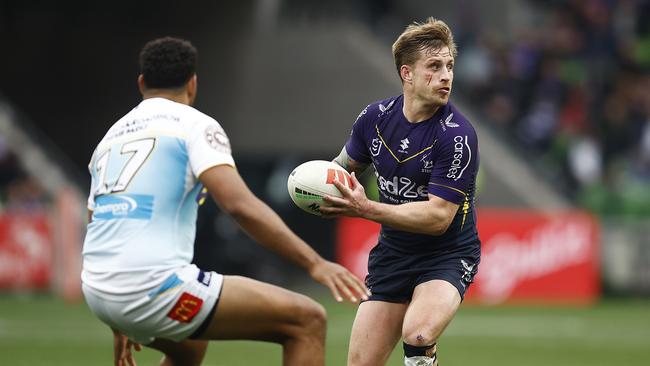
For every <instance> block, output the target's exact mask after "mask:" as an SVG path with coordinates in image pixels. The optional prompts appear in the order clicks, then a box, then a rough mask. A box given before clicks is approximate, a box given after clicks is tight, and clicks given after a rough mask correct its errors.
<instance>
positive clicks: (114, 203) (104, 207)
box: [93, 194, 154, 220]
mask: <svg viewBox="0 0 650 366" xmlns="http://www.w3.org/2000/svg"><path fill="white" fill-rule="evenodd" d="M153 201H154V199H153V196H151V195H145V194H112V195H105V196H99V197H97V198H96V199H95V209H94V210H93V220H112V219H141V220H148V219H151V214H152V212H153Z"/></svg>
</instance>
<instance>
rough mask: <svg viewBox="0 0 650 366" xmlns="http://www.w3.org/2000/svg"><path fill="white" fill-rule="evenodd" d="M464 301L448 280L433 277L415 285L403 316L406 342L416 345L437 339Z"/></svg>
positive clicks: (403, 330) (403, 333) (403, 332)
mask: <svg viewBox="0 0 650 366" xmlns="http://www.w3.org/2000/svg"><path fill="white" fill-rule="evenodd" d="M460 303H461V297H460V294H459V292H458V289H457V288H456V287H455V286H453V285H452V284H450V283H449V282H447V281H445V280H431V281H428V282H424V283H421V284H419V285H418V286H416V287H415V291H414V292H413V298H412V300H411V303H410V305H409V307H408V309H407V311H406V314H405V316H404V325H403V328H402V335H403V337H404V341H405V342H407V343H409V344H413V345H416V344H418V343H421V341H424V342H425V343H431V342H435V341H436V340H437V339H438V337H439V336H440V334H442V332H443V330H444V329H445V328H446V327H447V325H448V324H449V322H450V321H451V319H452V318H453V317H454V314H456V311H457V310H458V307H459V306H460Z"/></svg>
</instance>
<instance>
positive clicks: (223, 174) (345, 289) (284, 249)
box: [199, 165, 368, 302]
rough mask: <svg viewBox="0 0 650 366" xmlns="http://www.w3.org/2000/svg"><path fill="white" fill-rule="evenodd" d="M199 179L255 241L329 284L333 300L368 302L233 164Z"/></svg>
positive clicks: (349, 277) (352, 281)
mask: <svg viewBox="0 0 650 366" xmlns="http://www.w3.org/2000/svg"><path fill="white" fill-rule="evenodd" d="M199 180H200V181H201V183H203V185H204V186H205V187H206V188H207V189H208V191H209V192H210V194H211V195H212V197H213V198H214V200H215V201H216V202H217V204H218V205H219V206H220V207H221V208H222V209H223V210H224V211H226V212H227V213H228V214H230V215H231V216H232V217H233V218H234V219H235V221H237V223H238V224H239V225H240V226H241V227H242V228H243V229H244V231H246V232H247V233H248V234H249V235H250V236H251V237H252V238H253V239H254V240H255V241H257V242H258V243H261V244H262V245H264V246H265V247H267V248H269V249H271V250H273V251H275V252H277V253H278V254H280V255H282V256H284V257H285V258H287V259H289V260H291V261H292V262H294V263H296V264H297V265H299V266H301V267H304V268H305V269H307V270H308V271H309V274H310V275H311V276H312V277H313V278H314V279H315V280H317V281H318V282H320V283H322V284H324V285H326V286H327V287H329V288H330V290H331V291H332V293H333V295H334V297H335V298H336V299H337V300H338V301H341V300H342V297H341V295H343V296H345V297H346V298H347V299H348V300H350V301H351V302H356V301H357V299H366V298H367V293H368V290H367V289H366V287H365V286H364V285H363V283H362V282H361V281H360V280H359V279H358V278H356V277H355V276H354V275H353V274H352V273H350V272H349V271H348V270H347V269H345V268H344V267H343V266H340V265H338V264H336V263H333V262H329V261H326V260H325V259H323V258H322V257H321V256H320V255H319V254H318V253H316V251H315V250H314V249H312V248H311V247H310V246H309V245H308V244H307V243H305V242H304V241H303V240H302V239H300V238H299V237H298V236H297V235H296V234H295V233H293V231H291V230H290V229H289V227H287V225H286V224H285V223H284V222H283V221H282V219H281V218H280V217H279V216H278V215H277V214H276V213H275V212H274V211H273V210H272V209H271V208H270V207H268V206H267V205H266V204H265V203H264V202H262V201H261V200H260V199H259V198H257V197H256V196H255V195H254V194H253V193H252V192H251V191H250V190H249V189H248V186H247V185H246V183H245V182H244V181H243V179H242V178H241V176H240V175H239V173H238V172H237V170H235V169H234V168H233V167H232V166H230V165H218V166H214V167H212V168H209V169H207V170H206V171H204V172H203V173H201V175H200V176H199Z"/></svg>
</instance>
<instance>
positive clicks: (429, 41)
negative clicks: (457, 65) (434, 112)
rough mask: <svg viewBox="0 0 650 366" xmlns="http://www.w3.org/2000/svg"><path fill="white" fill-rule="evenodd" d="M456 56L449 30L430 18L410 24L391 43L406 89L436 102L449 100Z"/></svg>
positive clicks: (442, 102) (441, 102) (452, 37)
mask: <svg viewBox="0 0 650 366" xmlns="http://www.w3.org/2000/svg"><path fill="white" fill-rule="evenodd" d="M456 55H457V51H456V43H455V42H454V36H453V35H452V33H451V29H449V26H447V24H445V22H443V21H441V20H438V19H434V18H433V17H429V18H428V19H427V21H426V22H424V23H418V22H415V23H413V24H410V25H409V26H408V27H406V30H404V32H403V33H402V34H401V35H400V36H399V37H398V38H397V40H396V41H395V43H393V58H394V59H395V66H396V67H397V73H398V74H399V76H400V79H401V80H402V85H403V86H404V89H405V92H406V91H407V90H408V91H409V92H413V93H414V94H415V96H416V97H418V98H424V99H425V101H427V102H431V103H433V104H435V105H444V104H446V103H447V101H448V100H449V94H450V93H451V84H452V81H453V77H454V74H453V65H454V59H455V58H456Z"/></svg>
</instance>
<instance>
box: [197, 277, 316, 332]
mask: <svg viewBox="0 0 650 366" xmlns="http://www.w3.org/2000/svg"><path fill="white" fill-rule="evenodd" d="M314 307H320V305H319V304H317V303H316V302H314V301H313V300H311V299H310V298H308V297H307V296H304V295H301V294H298V293H295V292H292V291H289V290H286V289H284V288H281V287H278V286H274V285H271V284H268V283H264V282H260V281H256V280H253V279H250V278H246V277H239V276H224V283H223V289H222V291H221V296H220V299H219V303H218V304H217V308H216V310H215V313H214V316H213V318H212V320H211V321H210V324H209V326H208V328H207V329H206V331H205V332H204V333H203V334H202V335H201V337H200V338H201V339H253V340H267V341H276V340H277V339H278V337H280V336H281V335H282V334H286V331H287V330H288V329H290V328H291V327H297V326H299V324H298V322H299V320H300V316H301V314H302V313H304V312H305V309H313V308H314Z"/></svg>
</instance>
